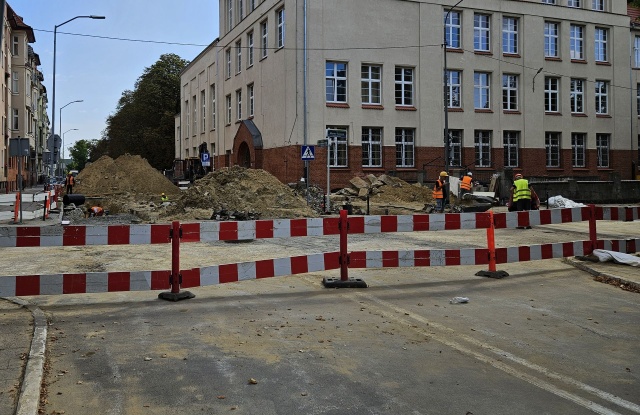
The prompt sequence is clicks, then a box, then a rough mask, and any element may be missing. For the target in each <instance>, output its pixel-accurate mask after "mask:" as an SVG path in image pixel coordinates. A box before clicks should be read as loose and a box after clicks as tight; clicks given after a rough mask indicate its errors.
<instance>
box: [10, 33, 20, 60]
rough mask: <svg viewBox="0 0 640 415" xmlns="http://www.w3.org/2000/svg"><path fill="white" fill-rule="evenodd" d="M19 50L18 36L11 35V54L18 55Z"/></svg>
mask: <svg viewBox="0 0 640 415" xmlns="http://www.w3.org/2000/svg"><path fill="white" fill-rule="evenodd" d="M19 51H20V38H19V37H18V36H14V37H13V43H12V44H11V54H12V55H13V56H18V55H19V53H18V52H19Z"/></svg>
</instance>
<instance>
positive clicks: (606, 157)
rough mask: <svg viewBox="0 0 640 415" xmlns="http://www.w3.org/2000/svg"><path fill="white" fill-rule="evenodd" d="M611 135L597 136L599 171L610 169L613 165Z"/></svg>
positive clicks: (602, 134) (600, 134)
mask: <svg viewBox="0 0 640 415" xmlns="http://www.w3.org/2000/svg"><path fill="white" fill-rule="evenodd" d="M610 150H611V134H604V133H598V134H596V153H597V157H598V160H597V167H598V168H599V169H606V168H609V165H610V163H611V159H610V157H611V154H610Z"/></svg>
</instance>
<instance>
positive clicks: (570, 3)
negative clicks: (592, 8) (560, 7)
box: [567, 0, 582, 9]
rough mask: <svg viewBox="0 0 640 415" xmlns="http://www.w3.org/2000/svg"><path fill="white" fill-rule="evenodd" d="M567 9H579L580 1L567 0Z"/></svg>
mask: <svg viewBox="0 0 640 415" xmlns="http://www.w3.org/2000/svg"><path fill="white" fill-rule="evenodd" d="M567 7H575V8H578V9H579V8H581V7H582V5H581V4H580V0H567Z"/></svg>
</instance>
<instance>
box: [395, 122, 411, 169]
mask: <svg viewBox="0 0 640 415" xmlns="http://www.w3.org/2000/svg"><path fill="white" fill-rule="evenodd" d="M415 136H416V130H415V129H413V128H396V140H395V143H396V167H413V166H415V164H416V163H415Z"/></svg>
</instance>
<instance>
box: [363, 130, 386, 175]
mask: <svg viewBox="0 0 640 415" xmlns="http://www.w3.org/2000/svg"><path fill="white" fill-rule="evenodd" d="M362 167H382V128H374V127H362Z"/></svg>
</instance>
